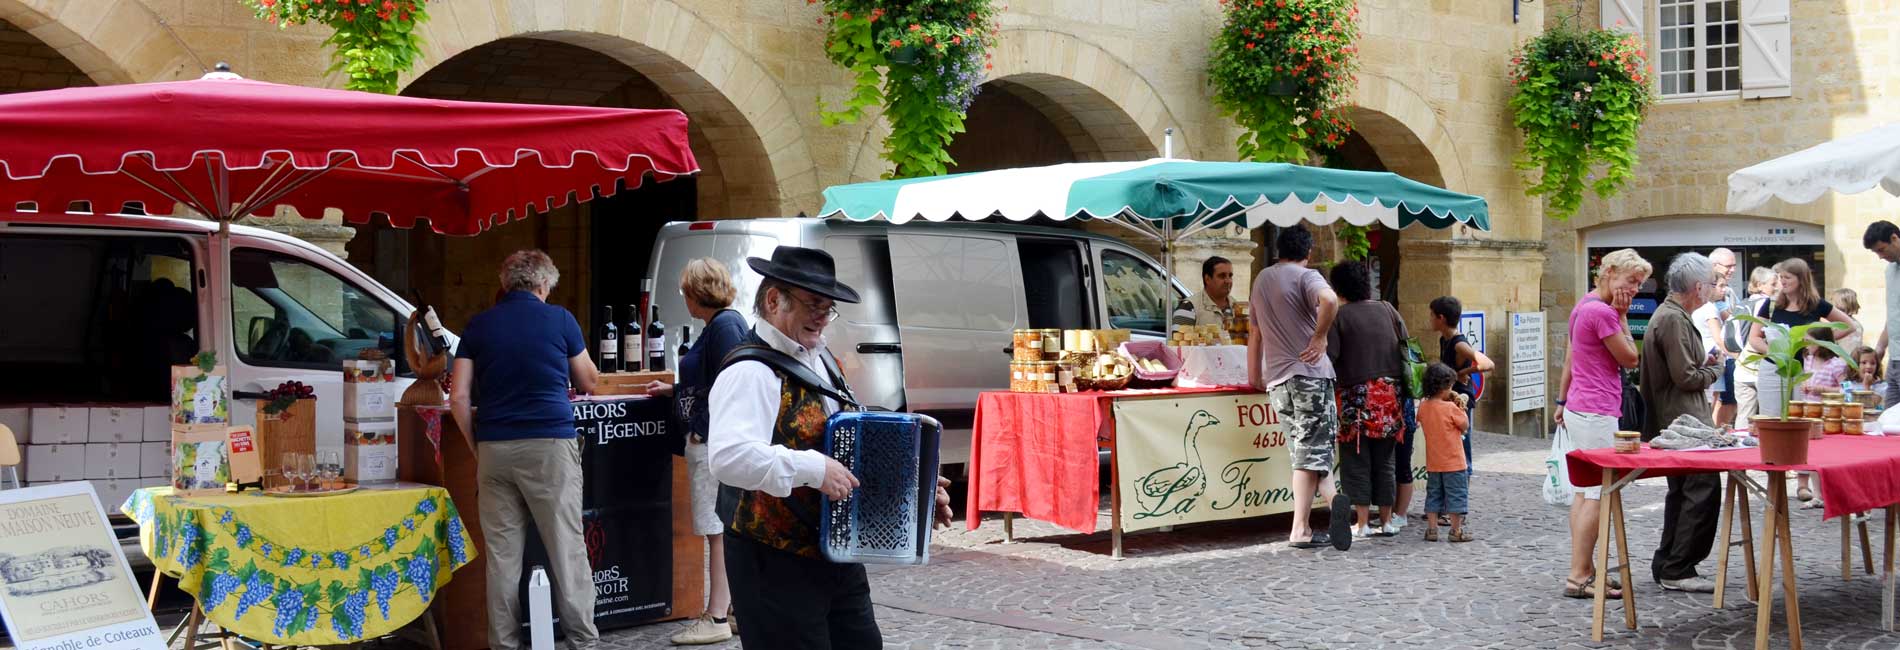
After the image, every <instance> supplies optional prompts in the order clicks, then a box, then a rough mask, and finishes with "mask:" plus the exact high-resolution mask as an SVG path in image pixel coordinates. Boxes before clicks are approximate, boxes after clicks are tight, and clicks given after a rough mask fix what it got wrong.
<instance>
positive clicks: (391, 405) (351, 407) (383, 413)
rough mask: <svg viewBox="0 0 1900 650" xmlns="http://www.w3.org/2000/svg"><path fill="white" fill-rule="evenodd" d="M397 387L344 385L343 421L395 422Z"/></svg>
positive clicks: (368, 384)
mask: <svg viewBox="0 0 1900 650" xmlns="http://www.w3.org/2000/svg"><path fill="white" fill-rule="evenodd" d="M395 420H396V385H395V384H391V383H365V384H344V385H343V421H344V422H345V423H350V422H394V421H395Z"/></svg>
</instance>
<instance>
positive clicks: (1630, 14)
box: [1597, 0, 1647, 40]
mask: <svg viewBox="0 0 1900 650" xmlns="http://www.w3.org/2000/svg"><path fill="white" fill-rule="evenodd" d="M1597 2H1599V3H1600V7H1601V9H1600V11H1601V12H1602V14H1603V28H1604V29H1620V30H1623V31H1626V32H1631V33H1634V34H1636V36H1637V37H1638V38H1645V40H1647V39H1646V37H1644V34H1643V0H1597Z"/></svg>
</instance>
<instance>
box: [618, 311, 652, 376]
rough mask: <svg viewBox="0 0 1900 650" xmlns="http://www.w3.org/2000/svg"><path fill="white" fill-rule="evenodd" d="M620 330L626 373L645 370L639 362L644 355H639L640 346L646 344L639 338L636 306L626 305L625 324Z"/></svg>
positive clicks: (638, 313)
mask: <svg viewBox="0 0 1900 650" xmlns="http://www.w3.org/2000/svg"><path fill="white" fill-rule="evenodd" d="M620 329H621V332H620V335H621V337H622V338H621V344H622V345H623V346H624V347H623V348H622V349H623V350H625V351H626V354H624V355H622V356H624V357H625V359H623V360H624V361H625V362H626V364H627V372H640V371H641V370H645V369H646V368H644V367H643V366H642V364H641V363H640V362H641V360H642V359H643V358H644V357H645V356H646V355H644V354H641V352H640V346H641V345H642V344H644V343H645V342H646V339H645V338H642V337H641V336H640V308H639V307H638V306H635V305H627V324H626V326H624V327H622V328H620Z"/></svg>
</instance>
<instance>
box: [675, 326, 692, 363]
mask: <svg viewBox="0 0 1900 650" xmlns="http://www.w3.org/2000/svg"><path fill="white" fill-rule="evenodd" d="M692 343H693V326H691V325H681V326H680V349H679V355H678V356H675V357H673V359H674V362H675V363H677V362H678V361H679V360H680V359H684V358H686V352H687V351H688V350H691V349H692V347H693V346H692Z"/></svg>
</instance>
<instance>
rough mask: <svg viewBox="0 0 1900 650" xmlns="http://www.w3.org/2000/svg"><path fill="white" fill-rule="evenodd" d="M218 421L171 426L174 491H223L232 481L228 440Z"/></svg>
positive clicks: (199, 492)
mask: <svg viewBox="0 0 1900 650" xmlns="http://www.w3.org/2000/svg"><path fill="white" fill-rule="evenodd" d="M226 429H227V427H225V426H224V425H221V424H201V425H174V426H173V427H172V443H171V445H172V466H171V467H172V469H171V483H172V489H173V490H174V491H175V492H174V493H175V494H178V495H181V496H193V495H204V494H222V493H223V492H224V486H225V484H226V483H230V482H231V453H230V446H231V439H230V432H228V431H227V430H226Z"/></svg>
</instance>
